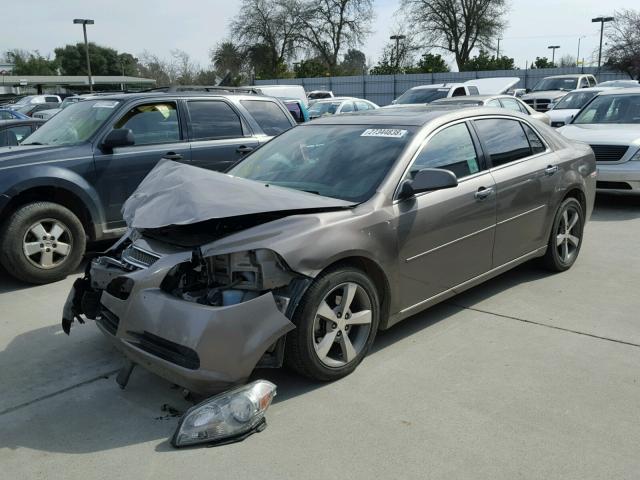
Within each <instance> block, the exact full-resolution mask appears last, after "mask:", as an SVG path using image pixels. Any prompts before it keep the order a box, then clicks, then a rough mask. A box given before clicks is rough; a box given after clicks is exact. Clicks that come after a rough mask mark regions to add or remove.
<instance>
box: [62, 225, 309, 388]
mask: <svg viewBox="0 0 640 480" xmlns="http://www.w3.org/2000/svg"><path fill="white" fill-rule="evenodd" d="M135 236H136V235H132V237H135ZM309 282H310V279H309V278H307V277H304V276H302V275H299V274H297V273H295V272H293V271H291V270H290V269H289V268H288V266H287V265H286V264H285V262H284V261H283V260H282V258H280V256H279V255H278V254H277V253H275V252H273V251H271V250H268V249H257V250H249V251H244V252H235V253H231V254H225V255H212V256H207V257H203V256H202V254H201V250H200V248H199V247H195V248H184V247H176V246H173V245H171V244H167V243H165V242H160V241H157V240H154V239H151V238H146V237H139V238H129V237H127V236H125V237H124V238H123V239H122V240H121V241H120V242H118V243H117V244H116V245H115V246H114V247H113V248H112V249H111V250H109V251H108V252H107V253H106V254H105V255H104V256H100V257H97V258H95V259H94V260H92V261H91V263H90V265H89V266H88V267H87V270H86V274H85V277H84V278H82V279H78V280H77V281H76V283H75V284H74V287H73V289H72V291H71V292H70V294H69V298H68V300H67V303H66V304H65V309H64V313H63V321H62V323H63V328H64V330H65V332H67V333H69V330H70V327H71V324H72V322H73V320H74V318H75V319H78V320H80V321H83V318H82V316H83V315H84V316H85V317H86V318H89V319H92V320H95V321H96V324H97V325H98V327H99V328H100V330H101V331H102V332H103V333H104V334H105V335H106V336H107V337H108V338H109V339H111V340H112V341H113V343H114V345H115V346H116V347H117V348H118V349H119V350H121V351H122V352H123V353H124V354H125V355H126V357H128V359H129V360H130V361H131V362H132V363H133V364H137V365H141V366H143V367H145V368H147V369H148V370H150V371H152V372H154V373H156V374H157V375H159V376H161V377H163V378H165V379H167V380H169V381H171V382H173V383H175V384H178V385H180V386H182V387H185V388H187V389H189V390H191V391H193V392H197V393H200V394H212V393H216V392H219V391H222V390H224V389H226V388H229V387H230V386H232V385H237V384H239V383H242V382H244V381H245V380H246V379H247V378H248V377H249V375H250V374H251V372H252V371H253V369H254V368H255V367H256V366H258V365H259V366H269V367H277V366H280V365H281V363H282V356H283V351H284V336H285V334H286V333H287V332H289V331H290V330H292V329H293V328H294V325H293V323H292V322H291V321H290V320H289V319H290V318H291V316H292V314H293V310H294V309H295V305H296V304H297V301H298V300H299V298H300V296H301V294H302V292H303V291H304V290H305V289H306V286H307V285H308V284H309Z"/></svg>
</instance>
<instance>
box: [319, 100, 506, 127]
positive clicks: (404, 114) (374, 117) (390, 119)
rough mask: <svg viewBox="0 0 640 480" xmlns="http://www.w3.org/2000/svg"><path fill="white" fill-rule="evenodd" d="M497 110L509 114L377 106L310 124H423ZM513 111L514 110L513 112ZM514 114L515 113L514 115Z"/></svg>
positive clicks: (483, 109) (443, 107) (442, 107)
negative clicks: (441, 118)
mask: <svg viewBox="0 0 640 480" xmlns="http://www.w3.org/2000/svg"><path fill="white" fill-rule="evenodd" d="M494 110H495V111H496V112H499V114H500V115H505V114H509V115H511V114H512V112H511V111H510V110H505V109H502V108H487V107H474V108H468V109H466V108H465V109H460V108H459V107H457V106H454V105H432V104H428V105H415V106H410V107H401V108H400V107H394V106H389V107H385V108H378V109H376V110H367V111H365V112H360V113H348V114H344V115H332V116H329V117H320V118H318V119H316V120H314V121H313V122H311V124H314V125H323V124H324V125H335V124H345V125H406V126H417V127H420V126H423V125H426V124H427V123H430V122H432V121H433V120H435V119H437V118H440V117H444V116H449V117H451V118H450V119H451V120H456V119H458V118H466V117H469V116H473V115H487V113H488V112H489V113H490V112H491V111H494ZM513 113H515V112H513ZM514 116H515V115H514Z"/></svg>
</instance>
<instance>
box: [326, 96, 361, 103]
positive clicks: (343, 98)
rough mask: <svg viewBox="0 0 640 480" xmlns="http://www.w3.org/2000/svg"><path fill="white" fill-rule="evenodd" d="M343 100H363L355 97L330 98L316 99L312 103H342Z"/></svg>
mask: <svg viewBox="0 0 640 480" xmlns="http://www.w3.org/2000/svg"><path fill="white" fill-rule="evenodd" d="M345 100H363V99H362V98H357V97H331V98H318V99H317V100H316V101H315V102H314V103H331V102H343V101H345Z"/></svg>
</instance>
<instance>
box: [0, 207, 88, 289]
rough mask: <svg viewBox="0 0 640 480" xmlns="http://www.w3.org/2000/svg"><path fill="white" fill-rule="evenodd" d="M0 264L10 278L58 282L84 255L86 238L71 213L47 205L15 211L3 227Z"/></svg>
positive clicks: (71, 270) (76, 219)
mask: <svg viewBox="0 0 640 480" xmlns="http://www.w3.org/2000/svg"><path fill="white" fill-rule="evenodd" d="M2 229H3V233H2V237H1V238H0V261H1V262H2V265H3V266H4V267H5V269H6V270H7V272H9V273H10V274H11V275H13V276H14V277H16V278H18V279H20V280H23V281H25V282H29V283H49V282H55V281H57V280H62V279H63V278H65V277H66V276H67V275H68V274H69V273H71V272H73V271H74V270H75V269H76V268H77V267H78V265H79V264H80V261H81V260H82V256H83V255H84V249H85V245H86V236H85V232H84V229H83V227H82V223H80V220H78V217H76V216H75V215H74V214H73V212H71V210H69V209H68V208H65V207H63V206H62V205H58V204H56V203H51V202H35V203H30V204H27V205H24V206H22V207H20V208H18V209H17V210H16V211H15V212H14V213H13V214H12V215H11V216H10V217H9V219H8V220H7V221H6V223H5V224H4V225H3V228H2Z"/></svg>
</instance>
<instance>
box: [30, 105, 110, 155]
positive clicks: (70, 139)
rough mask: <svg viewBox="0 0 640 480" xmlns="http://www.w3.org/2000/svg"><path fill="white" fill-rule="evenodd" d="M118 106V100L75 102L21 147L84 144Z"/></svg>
mask: <svg viewBox="0 0 640 480" xmlns="http://www.w3.org/2000/svg"><path fill="white" fill-rule="evenodd" d="M119 104H120V102H119V101H118V100H85V101H84V102H77V103H75V104H73V105H70V106H69V107H68V108H65V109H64V110H62V111H61V112H60V113H58V114H57V115H56V116H54V117H52V118H51V120H49V121H47V123H45V124H43V125H42V126H41V127H40V128H39V129H38V130H36V131H35V132H33V133H32V134H31V135H29V139H28V141H27V142H26V143H23V144H22V145H56V146H61V145H75V144H78V143H84V142H86V141H87V140H89V138H91V136H92V135H93V134H94V133H95V132H96V131H97V130H98V129H99V128H100V127H101V126H102V125H103V124H104V122H105V121H106V120H107V119H108V118H109V117H110V116H111V114H112V113H113V112H114V110H115V108H116V107H117V106H118V105H119Z"/></svg>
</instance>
